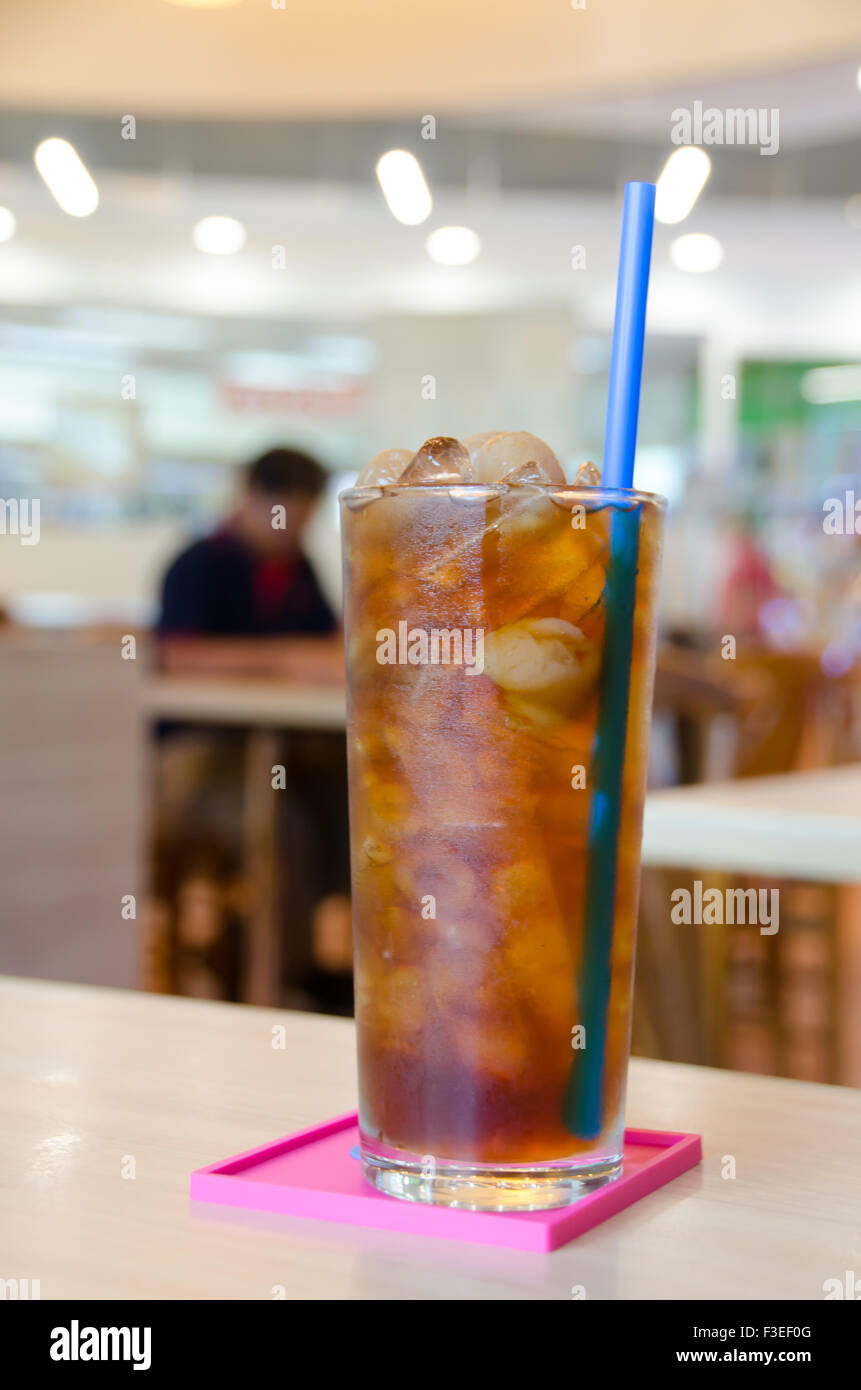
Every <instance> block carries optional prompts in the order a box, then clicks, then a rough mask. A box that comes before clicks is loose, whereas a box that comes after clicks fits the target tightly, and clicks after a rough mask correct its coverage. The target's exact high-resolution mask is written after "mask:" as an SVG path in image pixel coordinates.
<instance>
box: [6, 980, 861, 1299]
mask: <svg viewBox="0 0 861 1390" xmlns="http://www.w3.org/2000/svg"><path fill="white" fill-rule="evenodd" d="M275 1024H278V1025H283V1027H284V1029H285V1030H286V1048H285V1049H284V1050H280V1049H279V1050H275V1049H274V1048H273V1047H272V1033H271V1030H272V1028H273V1026H274V1025H275ZM355 1098H356V1082H355V1068H354V1036H353V1025H352V1023H351V1022H350V1021H349V1020H346V1019H334V1018H324V1017H322V1016H318V1015H312V1014H291V1013H283V1012H276V1011H275V1010H268V1009H252V1008H242V1007H239V1008H238V1007H236V1005H229V1004H212V1003H204V1002H202V1001H199V1000H190V999H173V998H168V997H165V996H159V995H145V994H136V993H133V992H126V991H119V990H104V989H93V988H88V987H85V986H81V985H57V984H45V983H42V982H40V981H31V980H9V979H5V980H4V979H0V1107H2V1113H3V1114H4V1115H5V1116H6V1123H5V1124H4V1126H3V1132H2V1135H0V1170H2V1172H3V1175H4V1178H3V1183H2V1185H0V1228H2V1230H3V1263H4V1270H3V1272H4V1274H5V1275H7V1276H12V1275H14V1276H18V1277H21V1276H27V1275H32V1276H33V1277H39V1278H40V1280H41V1296H42V1298H43V1299H51V1298H171V1299H185V1298H188V1299H192V1298H218V1299H233V1298H242V1299H271V1298H272V1297H273V1287H275V1286H282V1287H284V1289H285V1290H286V1297H287V1298H288V1299H315V1298H319V1299H327V1300H337V1299H384V1300H396V1299H426V1300H437V1299H439V1300H449V1299H458V1300H464V1299H465V1300H486V1299H494V1300H496V1299H506V1300H509V1299H510V1300H522V1299H528V1300H543V1299H560V1300H564V1301H568V1300H570V1298H571V1290H572V1286H573V1285H575V1284H582V1285H584V1286H585V1290H586V1296H587V1298H588V1299H595V1298H618V1299H632V1298H635V1299H643V1298H660V1299H677V1298H685V1299H687V1298H696V1299H711V1298H734V1299H738V1298H741V1299H757V1298H779V1299H817V1300H818V1299H821V1298H822V1296H823V1282H824V1281H825V1280H826V1279H832V1278H838V1279H842V1278H843V1275H844V1271H845V1270H847V1269H857V1268H858V1244H857V1242H858V1235H857V1232H858V1230H859V1227H861V1189H859V1185H858V1179H857V1155H858V1153H859V1152H861V1093H859V1092H856V1091H851V1090H848V1089H843V1088H841V1087H836V1086H815V1085H810V1084H807V1083H801V1082H795V1081H785V1080H779V1079H775V1078H772V1077H761V1076H743V1075H739V1074H736V1073H732V1072H722V1071H716V1070H711V1069H708V1068H700V1067H690V1066H680V1065H677V1064H673V1063H669V1062H647V1061H639V1060H635V1061H634V1062H633V1063H632V1064H631V1076H630V1086H629V1098H628V1121H629V1123H630V1124H631V1125H632V1126H643V1127H660V1128H664V1129H676V1130H691V1131H699V1132H700V1133H702V1134H703V1137H704V1159H703V1163H702V1165H701V1166H700V1167H699V1168H695V1169H693V1170H692V1171H691V1172H688V1173H685V1174H684V1175H683V1176H682V1177H680V1178H677V1179H676V1181H675V1182H673V1183H670V1184H669V1185H668V1186H667V1187H664V1188H662V1189H661V1190H660V1191H658V1192H655V1193H652V1194H651V1195H650V1196H648V1197H646V1198H645V1199H644V1200H643V1201H641V1202H638V1203H637V1204H636V1205H634V1206H633V1207H630V1208H628V1209H627V1210H626V1211H623V1212H620V1213H619V1214H618V1215H617V1216H614V1217H613V1218H612V1219H611V1220H610V1221H608V1222H606V1223H605V1224H603V1225H602V1226H599V1227H597V1228H596V1229H595V1230H592V1231H589V1232H588V1233H587V1234H586V1235H584V1236H581V1237H580V1238H579V1239H578V1240H576V1241H574V1242H573V1244H571V1245H569V1246H567V1247H566V1248H564V1249H562V1250H558V1251H556V1252H555V1253H553V1254H550V1255H548V1254H536V1253H529V1252H524V1251H513V1250H497V1249H493V1248H490V1247H482V1246H479V1245H467V1244H463V1245H461V1244H455V1243H453V1242H448V1241H443V1240H435V1239H428V1238H422V1237H420V1236H415V1235H406V1234H398V1233H395V1232H389V1231H374V1230H366V1229H364V1228H361V1227H355V1226H339V1225H336V1224H333V1223H328V1222H317V1221H313V1220H307V1219H301V1218H299V1217H286V1216H280V1215H276V1214H271V1213H264V1212H242V1211H239V1210H235V1209H225V1208H219V1207H214V1206H207V1205H204V1204H194V1205H192V1204H191V1203H190V1201H189V1197H188V1179H189V1174H190V1172H191V1171H192V1169H194V1168H198V1167H201V1166H202V1165H203V1164H207V1163H211V1162H215V1161H216V1160H217V1159H222V1158H227V1157H229V1156H230V1155H231V1154H234V1153H238V1152H240V1151H242V1150H244V1149H249V1148H252V1147H254V1146H256V1145H259V1144H263V1143H266V1142H267V1141H269V1140H271V1139H274V1138H277V1137H278V1136H280V1135H282V1134H286V1133H288V1132H290V1131H292V1130H295V1129H299V1128H302V1127H304V1126H308V1125H312V1124H315V1123H318V1122H320V1121H322V1120H324V1119H327V1118H329V1117H331V1116H333V1115H337V1114H341V1113H343V1112H344V1111H346V1110H350V1109H352V1108H353V1107H354V1105H355ZM726 1155H732V1157H733V1158H734V1159H735V1164H736V1173H737V1176H736V1177H735V1178H732V1179H726V1178H724V1177H722V1171H725V1168H726V1158H725V1156H726ZM128 1156H131V1157H133V1158H134V1161H135V1176H134V1178H133V1179H132V1178H128V1177H127V1178H124V1177H123V1176H122V1173H123V1165H124V1164H126V1165H127V1164H128Z"/></svg>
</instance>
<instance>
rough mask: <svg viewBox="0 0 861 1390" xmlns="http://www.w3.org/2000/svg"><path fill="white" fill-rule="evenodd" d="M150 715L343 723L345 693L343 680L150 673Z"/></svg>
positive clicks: (257, 723) (283, 724) (279, 725)
mask: <svg viewBox="0 0 861 1390" xmlns="http://www.w3.org/2000/svg"><path fill="white" fill-rule="evenodd" d="M142 704H143V709H144V713H145V714H146V715H147V716H148V717H149V718H151V719H177V720H187V721H188V722H189V723H192V724H241V725H243V726H244V727H246V728H255V727H258V728H259V727H261V726H262V727H263V728H267V729H286V728H291V729H343V728H344V726H345V724H346V721H347V697H346V692H345V690H344V687H343V686H342V685H300V684H298V683H297V682H295V681H285V680H276V679H274V678H273V679H269V680H267V679H265V678H262V677H260V676H255V677H245V678H242V677H239V676H233V677H228V676H164V675H152V676H150V677H149V678H148V680H147V681H146V682H145V684H144V687H143V693H142Z"/></svg>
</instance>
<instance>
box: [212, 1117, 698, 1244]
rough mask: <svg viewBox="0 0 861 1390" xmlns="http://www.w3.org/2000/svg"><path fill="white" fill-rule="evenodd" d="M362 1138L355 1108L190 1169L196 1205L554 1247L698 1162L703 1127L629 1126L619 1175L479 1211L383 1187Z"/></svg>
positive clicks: (484, 1241)
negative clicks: (565, 1202) (359, 1149)
mask: <svg viewBox="0 0 861 1390" xmlns="http://www.w3.org/2000/svg"><path fill="white" fill-rule="evenodd" d="M358 1142H359V1124H358V1115H357V1113H356V1112H355V1111H353V1112H351V1113H350V1114H349V1115H340V1116H338V1117H337V1118H336V1119H334V1120H327V1121H326V1122H325V1123H324V1124H321V1125H314V1127H313V1128H312V1129H305V1130H300V1131H299V1132H298V1133H297V1134H288V1135H286V1136H285V1137H284V1138H283V1139H276V1140H275V1141H274V1142H273V1143H271V1144H264V1145H263V1147H262V1148H259V1149H250V1150H249V1151H248V1152H247V1153H242V1154H237V1155H236V1156H235V1157H234V1158H228V1159H225V1160H224V1161H223V1162H221V1163H211V1164H210V1165H209V1166H208V1167H207V1168H198V1169H197V1170H196V1172H194V1173H192V1175H191V1196H192V1198H193V1199H194V1200H195V1201H198V1202H216V1203H219V1204H221V1205H223V1206H231V1207H246V1208H250V1209H252V1210H255V1211H277V1212H282V1213H287V1214H289V1215H292V1216H310V1217H314V1218H316V1219H317V1220H320V1221H340V1222H348V1223H350V1224H352V1225H354V1226H376V1227H379V1228H380V1229H383V1230H388V1231H410V1232H412V1233H413V1234H418V1235H427V1236H436V1237H438V1238H441V1239H443V1240H461V1241H473V1242H478V1243H480V1244H483V1245H503V1246H508V1247H510V1248H512V1249H515V1250H557V1249H558V1248H559V1246H560V1245H566V1244H567V1243H568V1241H569V1240H573V1239H574V1237H575V1236H579V1235H582V1234H583V1232H584V1231H589V1230H591V1229H592V1227H593V1226H597V1225H598V1224H599V1223H600V1222H601V1221H606V1220H607V1218H608V1217H609V1216H614V1215H615V1213H616V1212H617V1211H622V1210H623V1208H624V1207H627V1206H630V1205H631V1203H632V1202H637V1201H639V1200H640V1198H641V1197H645V1196H646V1195H647V1193H649V1192H654V1191H655V1189H656V1188H658V1187H663V1185H664V1184H665V1183H668V1182H671V1181H672V1179H673V1178H677V1177H678V1176H679V1174H680V1173H684V1172H686V1171H687V1169H688V1168H693V1167H695V1166H696V1164H697V1163H699V1162H700V1160H701V1158H702V1141H701V1139H700V1136H699V1135H698V1134H673V1133H670V1132H667V1131H663V1130H651V1129H627V1130H626V1131H625V1157H624V1171H623V1173H622V1176H621V1177H620V1178H617V1179H616V1181H615V1182H611V1183H608V1184H607V1186H606V1187H601V1188H598V1190H597V1191H595V1192H590V1193H589V1194H588V1195H587V1196H585V1197H581V1198H580V1199H579V1200H578V1201H577V1202H575V1203H574V1204H573V1205H572V1206H570V1207H557V1208H556V1209H555V1210H553V1211H534V1212H533V1211H530V1212H479V1211H459V1210H457V1209H454V1208H452V1207H435V1206H430V1205H428V1204H426V1203H423V1202H404V1201H400V1200H398V1199H397V1198H395V1197H387V1196H385V1195H384V1194H383V1193H382V1192H377V1190H376V1189H375V1188H373V1187H371V1185H370V1184H369V1183H367V1182H365V1180H364V1178H363V1177H362V1173H361V1168H360V1166H359V1164H358V1162H357V1161H356V1159H355V1158H354V1157H351V1154H350V1150H351V1149H352V1148H354V1146H355V1145H356V1144H358Z"/></svg>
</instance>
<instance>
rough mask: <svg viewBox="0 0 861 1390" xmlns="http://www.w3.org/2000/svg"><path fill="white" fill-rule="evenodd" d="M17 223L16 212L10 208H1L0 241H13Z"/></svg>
mask: <svg viewBox="0 0 861 1390" xmlns="http://www.w3.org/2000/svg"><path fill="white" fill-rule="evenodd" d="M17 225H18V224H17V222H16V221H15V214H14V212H10V211H9V209H8V208H0V241H11V240H12V238H13V236H14V235H15V228H16V227H17Z"/></svg>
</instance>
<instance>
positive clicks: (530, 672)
mask: <svg viewBox="0 0 861 1390" xmlns="http://www.w3.org/2000/svg"><path fill="white" fill-rule="evenodd" d="M598 666H599V654H598V651H597V648H596V647H595V644H594V643H593V642H590V641H589V639H588V638H587V637H585V636H584V635H583V633H582V632H581V631H580V629H579V628H578V627H575V626H574V624H573V623H569V622H567V621H566V620H565V619H564V618H523V619H521V620H520V621H519V622H516V623H509V624H508V625H507V626H506V627H501V628H497V630H496V631H495V632H490V633H488V635H487V636H486V638H485V640H484V671H485V675H487V676H489V677H490V679H491V680H492V681H493V682H494V683H495V684H496V685H498V686H499V687H500V688H501V689H502V690H504V691H505V692H506V697H507V698H506V703H507V705H508V707H509V709H510V710H511V711H512V713H514V714H517V715H518V716H520V717H522V718H525V719H528V720H529V721H530V722H532V723H535V724H558V723H560V722H562V721H563V720H565V719H566V718H570V717H571V715H572V714H573V713H574V711H575V710H576V708H577V706H578V705H579V704H580V703H581V702H582V700H583V699H584V698H585V697H586V695H588V694H589V692H590V691H591V689H592V687H593V685H594V683H595V678H596V676H597V674H598Z"/></svg>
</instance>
